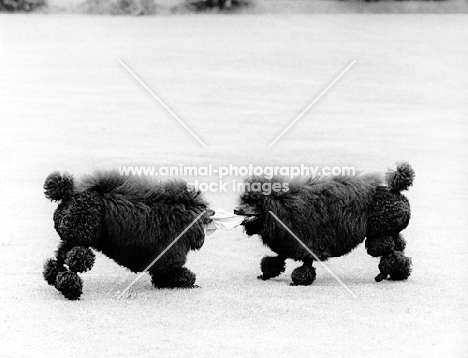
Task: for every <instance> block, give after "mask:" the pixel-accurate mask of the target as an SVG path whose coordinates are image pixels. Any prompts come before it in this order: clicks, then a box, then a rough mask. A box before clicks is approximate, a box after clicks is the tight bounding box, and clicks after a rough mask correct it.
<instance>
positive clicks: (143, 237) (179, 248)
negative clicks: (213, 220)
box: [44, 171, 213, 299]
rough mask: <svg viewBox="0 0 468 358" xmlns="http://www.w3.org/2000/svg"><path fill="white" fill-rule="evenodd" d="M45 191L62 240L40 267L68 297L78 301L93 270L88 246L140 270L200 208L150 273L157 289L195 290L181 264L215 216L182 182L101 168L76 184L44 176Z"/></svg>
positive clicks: (56, 176) (192, 279)
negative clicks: (54, 203)
mask: <svg viewBox="0 0 468 358" xmlns="http://www.w3.org/2000/svg"><path fill="white" fill-rule="evenodd" d="M44 189H45V195H46V197H47V198H48V199H50V200H52V201H57V202H59V205H58V208H57V209H56V211H55V213H54V226H55V229H56V231H57V233H58V234H59V236H60V240H61V243H60V245H59V247H58V250H57V252H56V255H55V258H53V259H49V260H47V261H46V263H45V265H44V278H45V280H46V281H47V282H48V283H49V284H50V285H52V286H55V287H56V288H57V289H58V290H59V291H60V292H62V294H63V295H64V296H65V297H67V298H69V299H78V298H79V297H80V295H81V293H82V287H83V284H82V280H81V278H80V277H79V276H78V275H77V273H79V272H85V271H88V270H90V269H91V268H92V266H93V264H94V260H95V255H94V253H93V252H92V251H91V250H90V248H93V249H95V250H97V251H100V252H102V253H103V254H104V255H106V256H108V257H110V258H111V259H113V260H114V261H115V262H117V263H118V264H119V265H122V266H124V267H127V268H128V269H130V270H131V271H133V272H141V271H143V270H144V269H145V268H146V267H147V266H148V265H150V264H151V262H152V261H153V260H154V259H155V258H156V257H157V256H158V255H160V254H161V253H162V252H163V251H164V250H165V249H166V248H167V247H168V246H170V244H171V243H172V242H173V240H174V239H175V238H176V237H177V236H178V235H179V234H181V233H182V232H183V230H184V229H186V228H187V227H188V226H189V225H190V224H191V223H192V222H193V221H194V220H195V219H196V217H197V216H198V215H200V214H202V213H203V212H204V211H205V214H204V215H203V216H202V217H201V219H200V220H197V221H196V222H195V223H194V224H193V225H192V226H191V227H190V229H189V230H188V231H187V232H186V233H185V234H184V235H183V236H182V237H181V238H180V239H179V240H178V241H177V242H176V243H175V244H174V245H173V246H171V247H170V249H169V250H168V251H167V252H165V253H164V255H163V256H162V257H161V258H160V259H159V260H158V261H156V262H155V263H154V265H153V266H151V267H150V269H149V270H148V272H149V274H150V275H151V278H152V283H153V285H154V286H155V287H158V288H163V287H171V288H172V287H193V286H194V283H195V274H194V273H192V272H191V271H190V270H188V269H187V268H185V267H184V264H185V262H186V257H187V254H188V252H189V251H190V250H198V249H200V248H201V247H202V245H203V242H204V237H205V235H204V227H203V226H204V224H206V223H207V222H208V221H209V216H210V215H212V214H213V211H212V210H209V209H208V203H207V202H206V201H205V199H204V198H203V196H202V193H201V192H200V191H195V190H191V189H188V187H187V184H186V183H185V182H184V181H176V180H173V181H167V182H151V181H149V180H146V179H143V178H137V177H128V176H122V175H120V174H119V173H118V172H114V171H112V172H99V173H96V174H94V175H92V176H89V177H87V178H85V179H84V180H83V181H81V182H80V183H78V184H76V183H75V181H74V179H73V177H72V176H71V175H69V174H68V173H64V174H63V175H62V174H60V173H58V172H55V173H52V174H50V175H49V176H48V177H47V179H46V181H45V184H44Z"/></svg>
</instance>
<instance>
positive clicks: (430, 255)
mask: <svg viewBox="0 0 468 358" xmlns="http://www.w3.org/2000/svg"><path fill="white" fill-rule="evenodd" d="M466 20H467V19H466V16H455V15H453V16H420V15H408V16H384V15H375V16H374V15H368V16H357V15H354V16H349V15H348V16H345V15H335V16H328V15H313V16H312V15H309V16H300V15H294V16H293V15H288V16H286V15H268V16H257V15H238V16H223V15H220V16H215V15H198V16H172V17H164V16H162V17H150V18H142V17H138V18H135V17H108V16H104V17H98V16H86V15H66V14H62V15H51V14H49V15H47V14H38V15H1V16H0V41H1V42H0V46H1V51H0V63H1V64H2V65H1V67H0V78H1V80H0V98H1V106H0V121H1V131H0V170H1V172H0V177H1V185H0V203H1V205H0V218H1V231H0V232H1V234H0V275H1V282H2V286H1V289H0V302H1V306H0V337H1V344H0V357H4V356H5V357H27V356H30V357H38V356H41V357H42V356H47V357H55V356H60V357H94V356H96V357H97V356H104V357H116V356H135V357H136V356H148V357H157V356H163V357H203V356H204V357H236V356H239V357H241V356H242V357H286V356H287V357H312V356H314V357H396V356H398V357H412V358H414V357H442V356H444V357H466V356H468V342H467V341H466V334H467V333H468V332H467V324H468V322H467V310H468V307H467V306H468V303H467V299H466V298H467V293H468V288H467V284H466V282H467V280H466V277H467V264H466V263H467V262H468V224H467V221H466V218H467V217H468V196H467V189H468V182H467V179H466V178H467V174H468V169H467V166H466V163H467V159H468V154H467V153H468V152H467V149H468V148H467V147H468V144H467V143H468V142H467V141H468V121H467V116H468V101H467V99H468V83H467V78H468V62H467V59H468V41H467V37H468V22H467V21H466ZM119 59H121V60H122V61H124V62H125V63H126V64H127V65H128V66H129V67H130V68H132V69H133V70H134V72H135V73H136V74H137V75H138V76H140V77H141V78H142V80H143V81H145V82H146V83H147V84H148V86H149V87H150V88H151V89H152V90H153V91H154V92H155V93H156V94H157V95H158V96H159V97H160V98H161V99H162V100H163V101H164V102H165V103H166V104H167V105H168V106H169V107H170V108H171V109H172V110H174V112H176V113H177V114H178V115H179V116H180V118H182V119H183V120H184V122H185V123H186V124H187V126H189V127H190V128H191V129H192V130H193V131H194V132H195V133H196V134H197V135H198V136H199V137H200V138H201V139H202V140H203V141H204V142H205V143H206V144H207V146H208V147H207V148H203V147H202V146H200V145H199V143H198V142H197V141H196V140H195V139H193V138H192V137H191V136H190V134H189V133H187V132H186V131H185V130H184V129H183V128H182V126H181V125H180V124H178V123H177V122H176V121H175V120H174V119H173V118H172V117H171V116H170V115H169V114H168V113H167V112H166V111H165V110H164V109H163V108H162V107H161V105H160V104H158V103H157V102H156V101H155V100H154V99H153V98H152V97H151V96H150V95H149V94H148V93H147V92H146V91H145V90H144V89H143V88H142V87H141V86H140V85H139V84H138V83H137V82H136V81H135V80H134V79H133V78H132V77H131V76H130V75H129V74H128V73H127V72H126V71H125V69H124V68H123V67H122V66H121V65H120V64H119V63H118V60H119ZM353 60H356V64H355V65H354V66H353V68H351V69H350V71H349V72H348V73H347V74H346V75H345V76H343V78H342V79H340V81H339V82H338V83H337V84H336V85H335V86H334V87H333V88H332V89H331V90H330V91H329V92H328V93H327V94H326V95H325V96H324V97H323V98H322V99H321V100H320V101H318V102H317V104H316V105H315V106H314V107H313V108H312V109H311V110H310V112H309V113H308V114H306V115H305V116H304V117H303V118H302V119H301V120H300V121H299V122H297V123H296V125H295V126H294V127H292V129H291V130H290V131H288V132H287V133H286V134H285V135H284V136H283V137H282V138H281V139H280V140H279V141H278V142H277V143H276V144H275V145H274V146H273V147H272V148H267V146H268V144H269V143H270V142H271V141H272V140H273V139H275V137H276V136H277V135H279V134H280V133H281V131H282V130H283V129H284V128H285V127H286V126H287V125H288V124H289V123H290V122H291V121H292V120H293V119H294V118H295V117H296V116H297V115H298V114H299V113H300V112H301V111H302V110H303V109H304V108H305V107H306V106H307V105H308V104H309V103H310V102H311V101H312V100H313V99H314V98H315V97H316V96H317V95H318V94H319V93H320V92H321V91H322V90H323V89H324V88H325V87H326V86H327V85H328V84H329V83H330V82H331V81H332V80H333V79H334V78H335V77H336V76H337V75H338V74H339V73H340V72H341V71H342V70H343V69H344V68H345V67H346V66H347V65H348V64H349V63H350V62H351V61H353ZM400 160H407V161H409V162H410V163H411V164H412V165H413V167H414V169H415V171H416V179H415V183H414V187H412V188H411V189H410V191H409V192H408V193H407V197H408V198H409V199H410V202H411V205H412V220H411V222H410V226H409V227H408V229H407V230H405V231H404V233H403V234H404V236H405V237H406V239H407V241H408V247H407V254H408V256H411V257H412V258H413V264H414V270H413V274H412V276H411V277H410V278H409V280H408V281H406V282H392V281H385V282H381V283H375V282H374V276H375V275H376V274H377V273H378V268H377V265H378V259H375V258H372V257H370V256H368V255H367V254H366V251H365V249H364V246H363V245H360V246H359V247H358V248H357V249H356V250H354V251H353V252H352V253H351V254H349V255H347V256H345V257H342V258H336V259H332V260H330V261H328V265H329V267H330V268H331V269H332V270H333V271H334V272H335V273H336V274H337V275H338V276H339V277H340V278H341V279H342V280H343V282H344V283H346V285H348V286H349V288H350V289H351V290H352V291H353V292H354V293H355V294H356V295H357V298H353V297H351V296H350V295H349V293H348V292H347V291H346V290H345V289H344V288H343V287H342V286H340V284H339V283H338V282H336V281H335V279H334V278H333V277H332V276H331V275H330V274H329V273H328V272H327V271H326V270H324V269H323V268H322V267H321V266H320V265H316V268H317V280H316V281H315V282H314V284H313V285H312V286H310V287H290V286H289V283H290V276H289V275H290V273H291V271H292V269H294V268H295V267H297V265H298V263H295V262H292V261H288V267H287V270H286V272H285V273H284V274H282V275H281V276H279V277H278V278H276V279H273V280H270V281H267V282H263V281H258V280H257V279H256V276H257V275H258V274H259V273H260V272H259V262H260V259H261V258H262V257H263V256H264V255H266V254H270V252H269V250H268V249H267V248H265V247H264V246H262V244H261V242H260V240H259V239H258V238H257V237H247V236H246V235H245V234H244V233H243V231H242V228H240V227H238V228H236V229H234V230H232V231H218V232H216V233H215V234H213V235H212V236H209V237H208V238H207V239H206V242H205V245H204V246H203V248H202V249H201V251H199V252H192V253H190V254H189V258H188V263H187V267H189V268H190V269H191V270H192V271H194V272H195V273H196V274H197V284H199V285H200V286H201V288H199V289H193V290H156V289H153V288H152V286H151V282H150V280H149V277H146V276H145V277H144V278H142V279H141V280H140V281H138V283H137V284H135V286H133V287H132V289H131V292H133V293H132V295H131V297H130V298H126V299H123V300H116V296H117V295H118V293H119V292H120V291H121V290H123V289H124V288H125V287H126V285H127V284H129V283H130V282H131V281H132V279H133V278H134V277H135V274H132V273H131V272H129V271H128V270H126V269H124V268H122V267H119V266H118V265H117V264H115V263H114V262H113V261H111V260H109V259H107V258H105V257H104V256H102V255H98V257H97V262H96V265H95V266H94V268H93V269H92V270H91V271H90V272H89V273H86V274H83V275H82V277H83V280H84V294H83V296H82V298H81V299H80V300H79V301H75V302H73V301H67V300H66V299H64V298H63V297H62V296H61V295H60V294H59V293H58V292H57V291H56V290H55V289H54V288H52V287H50V286H47V284H46V282H45V281H44V280H43V278H42V274H41V272H42V264H43V262H44V260H45V259H47V258H48V257H50V256H51V255H52V254H53V251H54V250H55V249H56V246H57V244H58V235H57V233H56V232H55V231H54V228H53V221H52V215H53V211H54V210H55V208H56V204H53V203H50V202H49V201H47V200H46V199H45V197H44V195H43V189H42V185H43V182H44V179H45V177H46V176H47V175H48V174H49V173H50V172H52V171H55V170H60V171H69V172H70V173H73V174H74V175H76V176H77V177H80V176H81V175H83V174H87V173H90V172H92V171H93V170H96V169H115V168H116V167H118V166H124V165H148V166H160V165H179V164H185V165H207V164H210V163H211V164H213V165H215V166H221V165H229V164H233V165H248V164H254V165H261V166H266V165H300V164H306V165H311V166H312V165H313V166H350V165H352V166H355V167H356V168H358V169H359V170H363V171H385V170H386V169H387V168H389V167H390V168H394V166H395V163H396V162H397V161H400ZM229 179H235V180H240V179H241V178H229ZM213 180H214V179H213ZM207 197H208V199H209V200H210V202H211V203H212V207H213V208H218V207H221V208H224V209H226V210H232V208H233V207H234V206H235V205H236V198H237V193H232V192H231V193H227V194H226V193H224V194H218V193H207Z"/></svg>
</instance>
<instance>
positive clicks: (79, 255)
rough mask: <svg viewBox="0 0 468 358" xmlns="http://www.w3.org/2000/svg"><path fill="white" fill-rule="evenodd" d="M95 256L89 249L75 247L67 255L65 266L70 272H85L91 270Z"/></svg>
mask: <svg viewBox="0 0 468 358" xmlns="http://www.w3.org/2000/svg"><path fill="white" fill-rule="evenodd" d="M95 260H96V255H95V254H94V252H92V251H91V249H89V248H87V247H83V246H75V247H74V248H73V249H71V250H70V251H69V252H68V253H67V258H66V260H65V264H66V265H67V266H68V268H69V270H70V271H72V272H86V271H89V270H91V269H92V267H93V265H94V261H95Z"/></svg>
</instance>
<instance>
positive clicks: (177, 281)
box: [151, 267, 197, 288]
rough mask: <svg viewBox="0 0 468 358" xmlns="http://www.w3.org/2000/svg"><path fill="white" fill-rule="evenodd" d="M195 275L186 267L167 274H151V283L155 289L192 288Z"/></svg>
mask: <svg viewBox="0 0 468 358" xmlns="http://www.w3.org/2000/svg"><path fill="white" fill-rule="evenodd" d="M195 280H196V275H195V274H194V273H193V272H192V271H190V270H189V269H188V268H186V267H181V268H178V269H175V270H173V271H170V272H168V273H158V272H156V273H151V283H152V284H153V286H154V287H156V288H194V287H197V286H195Z"/></svg>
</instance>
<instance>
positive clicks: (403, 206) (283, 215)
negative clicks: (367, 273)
mask: <svg viewBox="0 0 468 358" xmlns="http://www.w3.org/2000/svg"><path fill="white" fill-rule="evenodd" d="M413 179H414V170H413V169H412V168H411V166H410V165H409V164H408V163H400V164H398V166H397V169H396V171H389V172H388V173H387V175H386V185H385V181H384V178H383V175H381V174H365V175H357V176H331V177H319V178H309V179H298V180H295V181H292V182H290V183H287V182H286V180H285V179H282V178H278V177H275V178H272V179H271V180H267V179H265V178H260V177H251V178H249V179H247V180H246V182H245V184H246V189H245V191H244V192H243V193H242V195H241V197H240V206H239V207H237V208H236V209H235V210H234V213H235V214H238V215H244V216H245V217H246V218H245V220H244V221H243V223H242V225H244V227H245V231H246V233H247V235H249V236H251V235H255V234H256V235H259V236H260V237H261V239H262V241H263V243H264V244H265V245H266V246H268V247H269V248H270V249H271V250H273V251H274V252H275V253H277V254H278V256H276V257H268V256H267V257H264V258H263V259H262V261H261V265H260V268H261V271H262V275H261V276H259V278H260V279H262V280H268V279H270V278H272V277H276V276H278V275H279V274H280V273H282V272H283V271H284V270H285V260H286V259H288V258H291V259H294V260H297V261H302V262H303V265H302V266H300V267H298V268H296V269H295V270H294V271H293V272H292V274H291V279H292V281H293V285H310V284H312V282H313V281H314V280H315V269H314V268H313V267H312V263H313V261H314V260H317V259H319V260H321V261H325V260H327V259H328V258H330V257H339V256H343V255H346V254H347V253H349V252H350V251H351V250H353V249H354V248H355V247H356V246H357V245H359V244H360V243H361V242H363V241H364V239H365V238H367V240H366V244H365V245H366V249H367V252H368V253H369V255H371V256H374V257H381V260H380V264H379V269H380V274H379V275H378V276H377V277H376V278H375V279H376V281H382V280H383V279H386V278H387V277H388V276H390V278H391V279H393V280H404V279H407V278H408V277H409V275H410V273H411V259H410V258H409V257H406V256H405V255H404V254H403V251H404V249H405V246H406V243H405V241H404V239H403V237H402V236H401V234H400V232H401V231H402V230H403V229H405V228H406V227H407V226H408V223H409V219H410V205H409V202H408V199H407V198H406V197H405V196H404V195H402V194H401V193H400V192H401V191H402V190H406V189H408V188H409V187H410V186H411V185H412V183H413ZM266 183H267V184H268V185H269V186H268V187H269V188H271V187H275V186H276V188H278V189H279V188H281V190H277V191H271V192H270V190H269V191H268V192H265V191H261V190H258V188H264V187H265V184H266ZM285 184H286V185H285ZM285 188H286V189H287V190H284V189H285ZM267 193H268V195H267ZM270 212H271V213H273V214H274V215H276V216H277V217H278V218H279V219H280V220H281V222H282V223H284V224H285V225H286V226H287V227H288V228H289V229H290V230H292V232H294V234H295V235H296V236H297V237H298V238H299V239H300V240H301V241H302V243H303V244H305V245H306V246H307V247H308V248H309V249H310V251H311V252H312V253H313V254H311V252H310V251H309V250H306V249H305V248H304V247H303V246H302V245H301V243H299V242H298V241H297V240H296V239H295V238H294V237H293V236H292V235H291V234H290V233H289V232H288V231H287V230H286V229H285V228H284V227H283V226H282V225H281V223H280V222H278V220H277V219H276V218H275V217H274V216H273V215H271V213H270Z"/></svg>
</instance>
